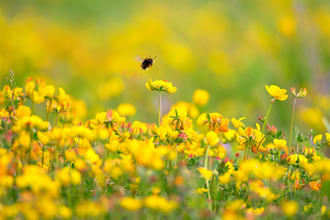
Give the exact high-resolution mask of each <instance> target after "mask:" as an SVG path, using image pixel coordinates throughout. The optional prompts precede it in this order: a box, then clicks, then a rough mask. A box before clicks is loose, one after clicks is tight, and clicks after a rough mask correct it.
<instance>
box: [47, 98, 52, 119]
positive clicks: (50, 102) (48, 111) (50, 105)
mask: <svg viewBox="0 0 330 220" xmlns="http://www.w3.org/2000/svg"><path fill="white" fill-rule="evenodd" d="M52 103H53V100H52V99H50V101H49V107H48V110H47V116H46V121H48V118H49V113H50V109H51V107H52Z"/></svg>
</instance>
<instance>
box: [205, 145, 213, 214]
mask: <svg viewBox="0 0 330 220" xmlns="http://www.w3.org/2000/svg"><path fill="white" fill-rule="evenodd" d="M209 150H210V145H207V149H206V153H205V159H204V160H205V161H204V168H205V169H206V170H207V163H208V158H209V157H208V155H209ZM205 181H206V188H207V195H208V198H209V200H210V201H211V200H212V199H211V192H210V186H209V181H208V180H207V179H205ZM209 209H210V211H212V204H211V203H209Z"/></svg>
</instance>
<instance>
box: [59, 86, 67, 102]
mask: <svg viewBox="0 0 330 220" xmlns="http://www.w3.org/2000/svg"><path fill="white" fill-rule="evenodd" d="M58 90H59V91H60V94H58V95H57V96H56V101H58V102H65V101H69V99H70V96H69V95H67V94H65V91H64V89H62V88H61V87H60V88H58Z"/></svg>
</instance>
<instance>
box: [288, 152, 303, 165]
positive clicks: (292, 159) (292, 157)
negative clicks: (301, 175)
mask: <svg viewBox="0 0 330 220" xmlns="http://www.w3.org/2000/svg"><path fill="white" fill-rule="evenodd" d="M298 157H299V164H298V165H299V166H301V167H303V166H305V165H306V164H307V163H308V159H307V158H306V157H305V156H304V155H301V154H299V156H297V154H292V155H290V156H289V157H288V158H287V161H288V163H289V164H291V165H295V164H296V161H297V160H298Z"/></svg>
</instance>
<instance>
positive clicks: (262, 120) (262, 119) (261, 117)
mask: <svg viewBox="0 0 330 220" xmlns="http://www.w3.org/2000/svg"><path fill="white" fill-rule="evenodd" d="M258 120H259V121H260V122H262V123H265V120H266V117H265V116H260V117H259V118H258Z"/></svg>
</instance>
